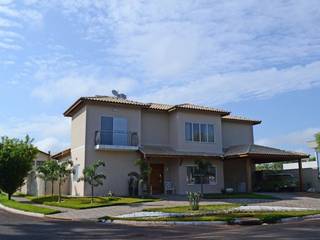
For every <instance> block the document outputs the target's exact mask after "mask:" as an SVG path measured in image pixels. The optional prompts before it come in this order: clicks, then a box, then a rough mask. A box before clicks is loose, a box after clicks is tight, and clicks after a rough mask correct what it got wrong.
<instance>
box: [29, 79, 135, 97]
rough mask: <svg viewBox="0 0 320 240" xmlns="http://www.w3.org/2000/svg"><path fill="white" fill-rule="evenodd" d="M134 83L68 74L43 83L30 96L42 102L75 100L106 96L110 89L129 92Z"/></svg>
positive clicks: (128, 80) (126, 80)
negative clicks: (84, 97)
mask: <svg viewBox="0 0 320 240" xmlns="http://www.w3.org/2000/svg"><path fill="white" fill-rule="evenodd" d="M135 86H136V82H135V81H134V80H132V79H128V78H114V79H106V80H102V79H96V78H95V77H94V76H92V75H87V76H83V75H80V74H69V75H67V76H64V77H62V78H61V79H57V80H50V81H45V80H43V83H42V84H40V85H39V86H37V87H35V89H34V90H33V92H32V94H33V95H34V96H37V97H39V98H41V99H42V100H43V101H53V100H57V99H63V100H67V99H72V100H73V99H75V98H78V97H81V96H91V95H96V94H100V95H108V94H110V93H111V90H112V89H117V90H120V91H121V92H128V91H131V90H132V89H133V88H134V87H135Z"/></svg>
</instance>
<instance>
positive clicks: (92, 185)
mask: <svg viewBox="0 0 320 240" xmlns="http://www.w3.org/2000/svg"><path fill="white" fill-rule="evenodd" d="M93 194H94V193H93V185H91V204H93Z"/></svg>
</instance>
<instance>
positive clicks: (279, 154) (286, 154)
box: [224, 144, 309, 160]
mask: <svg viewBox="0 0 320 240" xmlns="http://www.w3.org/2000/svg"><path fill="white" fill-rule="evenodd" d="M224 157H225V158H237V157H253V158H264V159H265V160H267V159H269V160H273V159H274V160H276V159H279V160H280V159H282V160H283V158H285V159H290V160H296V159H302V158H308V157H309V155H308V154H305V153H300V152H292V151H285V150H282V149H278V148H272V147H267V146H261V145H256V144H244V145H235V146H231V147H229V148H227V149H225V151H224Z"/></svg>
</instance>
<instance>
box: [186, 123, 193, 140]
mask: <svg viewBox="0 0 320 240" xmlns="http://www.w3.org/2000/svg"><path fill="white" fill-rule="evenodd" d="M185 133H186V134H185V139H186V141H192V123H189V122H186V123H185Z"/></svg>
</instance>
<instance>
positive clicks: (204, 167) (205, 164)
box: [195, 160, 212, 197]
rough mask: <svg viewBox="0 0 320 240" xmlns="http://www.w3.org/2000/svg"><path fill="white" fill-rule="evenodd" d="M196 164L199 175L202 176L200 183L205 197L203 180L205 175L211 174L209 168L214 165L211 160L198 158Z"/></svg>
mask: <svg viewBox="0 0 320 240" xmlns="http://www.w3.org/2000/svg"><path fill="white" fill-rule="evenodd" d="M195 164H196V165H197V172H196V174H198V176H199V177H200V185H201V197H203V180H204V178H205V177H208V176H209V168H210V167H211V166H212V164H211V162H209V161H203V160H196V161H195Z"/></svg>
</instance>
